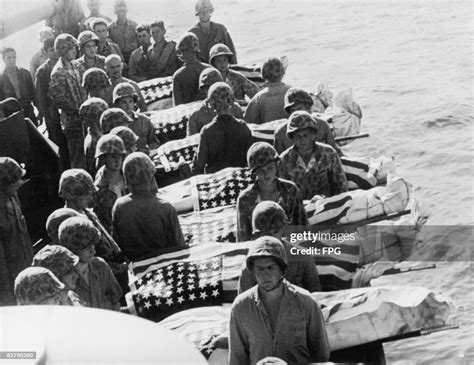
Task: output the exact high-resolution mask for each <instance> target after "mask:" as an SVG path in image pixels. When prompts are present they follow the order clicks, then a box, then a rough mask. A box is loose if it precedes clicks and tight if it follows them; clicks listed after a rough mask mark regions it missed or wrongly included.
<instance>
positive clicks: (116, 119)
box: [100, 108, 133, 134]
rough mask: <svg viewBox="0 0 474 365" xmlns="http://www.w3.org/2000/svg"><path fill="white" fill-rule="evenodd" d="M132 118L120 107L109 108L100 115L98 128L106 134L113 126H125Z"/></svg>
mask: <svg viewBox="0 0 474 365" xmlns="http://www.w3.org/2000/svg"><path fill="white" fill-rule="evenodd" d="M132 121H133V120H132V118H130V117H129V116H128V114H127V113H125V112H124V111H123V110H122V109H120V108H110V109H107V110H106V111H105V112H103V113H102V115H101V116H100V129H101V130H102V133H104V134H107V133H109V132H110V131H111V130H112V129H114V128H115V127H120V126H124V127H126V126H127V125H128V124H129V123H131V122H132Z"/></svg>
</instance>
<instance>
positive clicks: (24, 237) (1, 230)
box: [0, 192, 33, 305]
mask: <svg viewBox="0 0 474 365" xmlns="http://www.w3.org/2000/svg"><path fill="white" fill-rule="evenodd" d="M32 259H33V246H32V244H31V240H30V236H29V234H28V229H27V227H26V221H25V218H24V216H23V213H22V212H21V207H20V201H19V199H18V197H17V196H6V195H5V194H3V193H1V192H0V304H3V305H15V297H14V294H13V288H14V282H15V278H16V276H17V275H18V273H19V272H20V271H22V270H23V269H25V268H27V267H28V266H30V265H31V260H32Z"/></svg>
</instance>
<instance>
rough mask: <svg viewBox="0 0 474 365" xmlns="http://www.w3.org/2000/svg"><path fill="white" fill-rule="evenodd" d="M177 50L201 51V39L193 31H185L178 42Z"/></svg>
mask: <svg viewBox="0 0 474 365" xmlns="http://www.w3.org/2000/svg"><path fill="white" fill-rule="evenodd" d="M176 50H177V51H180V52H186V51H189V52H199V39H198V37H197V36H196V35H195V34H194V33H191V32H187V33H184V34H183V35H182V36H181V37H180V38H179V40H178V43H177V44H176Z"/></svg>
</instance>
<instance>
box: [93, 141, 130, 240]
mask: <svg viewBox="0 0 474 365" xmlns="http://www.w3.org/2000/svg"><path fill="white" fill-rule="evenodd" d="M125 153H126V151H125V145H124V143H123V141H122V139H121V138H120V137H118V136H116V135H113V134H105V135H103V136H102V137H100V139H99V142H98V143H97V148H96V152H95V158H96V159H97V160H99V159H102V160H103V166H102V167H101V168H99V170H98V171H97V175H96V176H95V182H94V184H95V186H96V187H97V189H98V191H97V194H96V199H97V201H96V206H95V209H94V211H95V212H96V214H97V216H98V217H99V219H100V221H101V222H102V223H103V224H104V226H105V228H106V229H107V230H108V231H109V232H112V207H113V206H114V204H115V201H116V200H117V199H118V198H120V197H121V196H124V195H125V194H126V193H127V189H126V185H125V179H124V177H123V174H122V162H123V159H124V157H125ZM98 165H99V164H98Z"/></svg>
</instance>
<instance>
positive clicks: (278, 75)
mask: <svg viewBox="0 0 474 365" xmlns="http://www.w3.org/2000/svg"><path fill="white" fill-rule="evenodd" d="M284 75H285V66H284V65H283V62H281V60H280V59H278V58H276V57H272V58H269V59H268V60H266V61H265V62H264V63H263V66H262V78H263V79H264V80H267V81H268V82H277V81H280V80H281V79H282V78H283V76H284Z"/></svg>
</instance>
